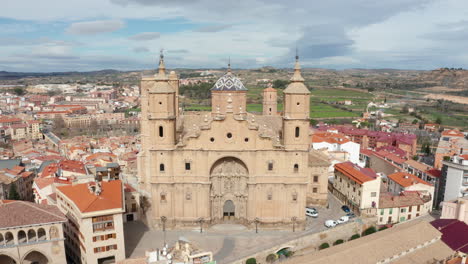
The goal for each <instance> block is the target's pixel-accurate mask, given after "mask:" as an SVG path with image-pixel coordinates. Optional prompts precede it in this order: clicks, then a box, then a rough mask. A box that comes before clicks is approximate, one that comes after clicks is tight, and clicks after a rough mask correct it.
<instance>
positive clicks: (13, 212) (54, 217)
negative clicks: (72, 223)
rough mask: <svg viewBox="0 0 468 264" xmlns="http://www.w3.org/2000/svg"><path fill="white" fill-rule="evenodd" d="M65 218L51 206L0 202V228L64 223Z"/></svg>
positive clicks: (20, 202)
mask: <svg viewBox="0 0 468 264" xmlns="http://www.w3.org/2000/svg"><path fill="white" fill-rule="evenodd" d="M66 221H67V218H66V217H65V215H63V213H62V212H60V210H59V209H58V208H57V207H56V206H53V205H42V204H36V203H31V202H24V201H7V202H6V203H5V202H3V201H0V228H11V227H17V226H29V225H37V224H46V223H51V222H66Z"/></svg>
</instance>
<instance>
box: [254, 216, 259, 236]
mask: <svg viewBox="0 0 468 264" xmlns="http://www.w3.org/2000/svg"><path fill="white" fill-rule="evenodd" d="M254 221H255V233H258V223H260V219H259V218H258V217H255V220H254Z"/></svg>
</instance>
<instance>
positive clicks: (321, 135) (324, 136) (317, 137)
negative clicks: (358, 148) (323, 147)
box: [311, 132, 350, 144]
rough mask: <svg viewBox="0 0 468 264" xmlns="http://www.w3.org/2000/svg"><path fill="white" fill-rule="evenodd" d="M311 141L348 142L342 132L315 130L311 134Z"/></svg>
mask: <svg viewBox="0 0 468 264" xmlns="http://www.w3.org/2000/svg"><path fill="white" fill-rule="evenodd" d="M311 139H312V143H320V142H327V143H330V144H344V143H347V142H350V140H349V139H348V138H346V136H345V135H343V134H338V133H330V132H315V133H314V134H313V135H312V136H311Z"/></svg>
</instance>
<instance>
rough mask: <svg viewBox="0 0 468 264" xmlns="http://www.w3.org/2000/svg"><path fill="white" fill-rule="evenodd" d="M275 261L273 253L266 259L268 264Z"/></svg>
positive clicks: (275, 257)
mask: <svg viewBox="0 0 468 264" xmlns="http://www.w3.org/2000/svg"><path fill="white" fill-rule="evenodd" d="M276 259H277V256H276V254H275V253H271V254H269V255H268V256H267V257H266V262H268V263H273V262H275V260H276Z"/></svg>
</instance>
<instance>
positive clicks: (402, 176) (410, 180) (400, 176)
mask: <svg viewBox="0 0 468 264" xmlns="http://www.w3.org/2000/svg"><path fill="white" fill-rule="evenodd" d="M388 178H390V179H391V180H392V181H394V182H396V183H397V184H399V185H401V186H403V187H409V186H411V185H414V184H418V183H421V184H426V185H429V186H432V185H431V184H430V183H428V182H426V181H424V180H422V179H420V178H418V177H417V176H416V175H413V174H411V173H407V172H396V173H393V174H390V175H388Z"/></svg>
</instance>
